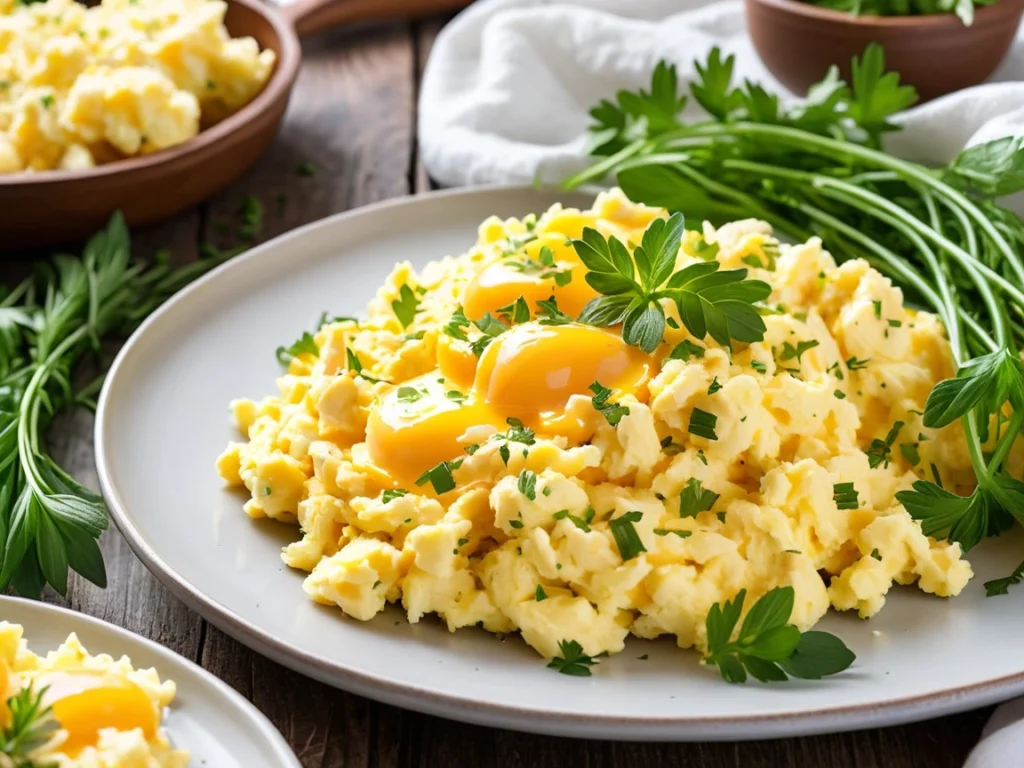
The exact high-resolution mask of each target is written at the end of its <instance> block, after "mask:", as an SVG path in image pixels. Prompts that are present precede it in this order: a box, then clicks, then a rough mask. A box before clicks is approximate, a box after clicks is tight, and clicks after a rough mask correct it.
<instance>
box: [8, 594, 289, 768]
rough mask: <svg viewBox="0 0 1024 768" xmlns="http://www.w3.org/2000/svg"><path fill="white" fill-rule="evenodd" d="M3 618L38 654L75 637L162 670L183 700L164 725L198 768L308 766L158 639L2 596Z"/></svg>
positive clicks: (256, 715) (95, 650)
mask: <svg viewBox="0 0 1024 768" xmlns="http://www.w3.org/2000/svg"><path fill="white" fill-rule="evenodd" d="M0 620H4V621H10V622H13V623H15V624H21V625H22V626H23V627H24V628H25V637H26V638H27V639H28V642H29V647H30V648H31V649H32V650H33V651H35V652H36V653H43V652H45V651H51V650H54V649H55V648H57V646H59V645H60V644H61V643H63V642H64V640H65V638H67V636H68V635H69V634H70V633H71V632H76V633H77V634H78V639H79V640H81V641H82V644H83V645H84V646H85V647H86V648H87V649H88V650H89V652H90V653H92V654H99V653H109V654H110V655H111V656H113V657H114V658H117V657H119V656H121V655H123V654H127V655H128V656H130V657H131V659H132V663H133V664H134V665H135V667H136V668H137V669H138V668H145V667H155V668H156V670H157V672H159V673H160V678H161V679H164V678H170V679H171V680H173V681H174V682H175V683H176V684H177V686H178V694H177V696H175V698H174V703H173V704H172V705H171V706H170V708H169V709H168V711H167V715H166V717H165V718H164V725H165V727H166V728H167V732H168V734H169V736H170V738H171V743H173V744H174V746H175V747H179V748H182V749H187V750H188V751H189V752H191V753H192V759H191V761H190V762H189V765H190V766H216V768H301V764H300V763H299V761H298V759H297V758H296V757H295V754H294V753H293V752H292V751H291V749H290V748H289V747H288V744H287V743H286V742H285V740H284V739H283V738H282V737H281V734H279V733H278V732H277V730H276V729H275V728H274V726H273V725H271V724H270V721H269V720H267V718H266V717H264V716H263V715H262V714H261V713H260V711H259V710H257V709H256V707H254V706H253V705H252V704H250V703H249V702H248V701H246V700H245V699H244V698H242V697H241V696H240V695H238V694H237V693H236V692H235V691H234V690H233V689H232V688H231V687H230V686H228V685H227V684H225V683H222V682H221V681H220V680H218V679H217V678H216V677H214V676H213V675H211V674H210V673H209V672H207V671H206V670H205V669H203V668H201V667H198V666H196V665H195V664H193V663H192V662H191V661H188V660H186V659H184V658H182V657H181V656H179V655H178V654H176V653H174V652H173V651H169V650H167V649H166V648H163V647H161V646H159V645H157V644H156V643H154V642H152V641H151V640H146V639H145V638H143V637H139V636H138V635H133V634H132V633H131V632H129V631H128V630H126V629H121V628H120V627H115V626H114V625H112V624H107V623H106V622H104V621H100V620H99V619H94V618H92V617H90V616H83V615H82V614H80V613H75V612H74V611H69V610H67V609H65V608H58V607H57V606H54V605H47V604H46V603H36V602H32V601H30V600H21V599H18V598H14V597H4V596H0Z"/></svg>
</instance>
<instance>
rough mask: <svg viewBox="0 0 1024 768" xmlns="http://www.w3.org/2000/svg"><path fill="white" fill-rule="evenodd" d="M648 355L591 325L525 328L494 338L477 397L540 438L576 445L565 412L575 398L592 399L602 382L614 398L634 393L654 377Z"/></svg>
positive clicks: (476, 386) (573, 428)
mask: <svg viewBox="0 0 1024 768" xmlns="http://www.w3.org/2000/svg"><path fill="white" fill-rule="evenodd" d="M653 367H654V361H653V360H652V359H651V357H650V355H647V354H645V353H644V352H643V351H641V350H639V349H637V348H636V347H631V346H629V345H628V344H626V343H625V342H624V341H623V340H622V337H621V336H619V335H618V334H617V333H612V332H609V331H605V330H602V329H600V328H594V327H591V326H588V325H576V324H570V325H560V326H545V325H539V324H535V323H527V324H524V325H519V326H516V327H515V328H513V329H511V330H510V331H508V332H506V333H504V334H502V335H501V336H499V337H498V338H497V339H495V340H494V341H493V342H491V344H490V345H489V346H488V347H487V349H486V350H485V351H484V353H483V355H482V356H481V357H480V364H479V366H478V367H477V372H476V379H475V380H474V382H473V389H474V391H475V393H476V394H477V395H478V397H480V398H481V399H483V400H484V401H485V402H486V403H488V405H490V406H491V407H492V408H494V409H496V410H497V411H498V412H500V413H502V414H504V415H506V416H514V417H516V418H518V419H521V420H522V421H523V423H525V424H526V425H527V426H531V427H533V428H534V429H535V430H537V431H538V432H540V433H545V434H553V435H564V436H565V437H568V438H569V439H570V440H573V438H574V437H575V435H576V434H577V433H578V431H579V429H581V427H582V425H580V424H578V423H577V422H576V420H575V419H572V418H571V417H569V416H568V415H567V414H566V413H565V406H566V403H568V401H569V398H570V397H572V396H573V395H586V396H587V397H590V396H591V395H592V393H591V391H590V385H591V384H593V383H594V382H595V381H598V382H600V383H601V384H602V386H605V387H608V388H609V389H611V390H612V391H613V392H614V393H615V395H616V397H620V396H622V395H623V394H627V393H628V394H636V393H638V392H639V391H640V390H641V389H642V388H643V387H644V385H645V384H646V382H647V380H648V379H649V378H650V376H651V375H652V373H653Z"/></svg>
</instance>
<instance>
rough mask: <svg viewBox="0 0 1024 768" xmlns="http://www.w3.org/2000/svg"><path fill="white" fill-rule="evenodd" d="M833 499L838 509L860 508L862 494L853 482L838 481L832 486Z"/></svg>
mask: <svg viewBox="0 0 1024 768" xmlns="http://www.w3.org/2000/svg"><path fill="white" fill-rule="evenodd" d="M832 501H834V502H835V503H836V509H858V508H859V507H860V494H858V493H857V489H856V488H855V487H854V485H853V483H836V484H835V485H833V486H832Z"/></svg>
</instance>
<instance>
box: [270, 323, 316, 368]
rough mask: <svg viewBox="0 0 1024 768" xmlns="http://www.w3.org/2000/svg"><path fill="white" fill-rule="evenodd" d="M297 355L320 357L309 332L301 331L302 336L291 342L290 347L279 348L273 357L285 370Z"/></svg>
mask: <svg viewBox="0 0 1024 768" xmlns="http://www.w3.org/2000/svg"><path fill="white" fill-rule="evenodd" d="M299 355H313V357H319V356H320V348H319V347H318V346H317V345H316V341H314V339H313V334H311V333H310V332H309V331H303V332H302V336H300V337H299V338H298V340H296V341H294V342H292V344H291V346H288V347H284V346H281V347H278V348H277V349H276V350H275V351H274V356H275V357H277V362H278V363H280V364H281V367H282V368H287V367H288V366H289V364H290V363H291V362H292V360H294V359H295V358H296V357H298V356H299Z"/></svg>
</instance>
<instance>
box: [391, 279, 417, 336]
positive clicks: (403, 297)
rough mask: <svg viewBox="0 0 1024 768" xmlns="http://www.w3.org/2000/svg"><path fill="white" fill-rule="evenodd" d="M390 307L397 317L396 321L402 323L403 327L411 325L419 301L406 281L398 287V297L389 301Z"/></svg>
mask: <svg viewBox="0 0 1024 768" xmlns="http://www.w3.org/2000/svg"><path fill="white" fill-rule="evenodd" d="M391 309H392V310H394V313H395V317H397V318H398V322H400V323H401V324H402V327H403V328H408V327H409V326H410V325H412V322H413V320H415V319H416V313H417V312H419V309H420V302H419V299H417V298H416V294H415V293H413V290H412V288H410V287H409V284H408V283H405V284H403V285H402V287H401V288H400V289H399V291H398V298H397V299H395V300H394V301H392V302H391Z"/></svg>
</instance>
